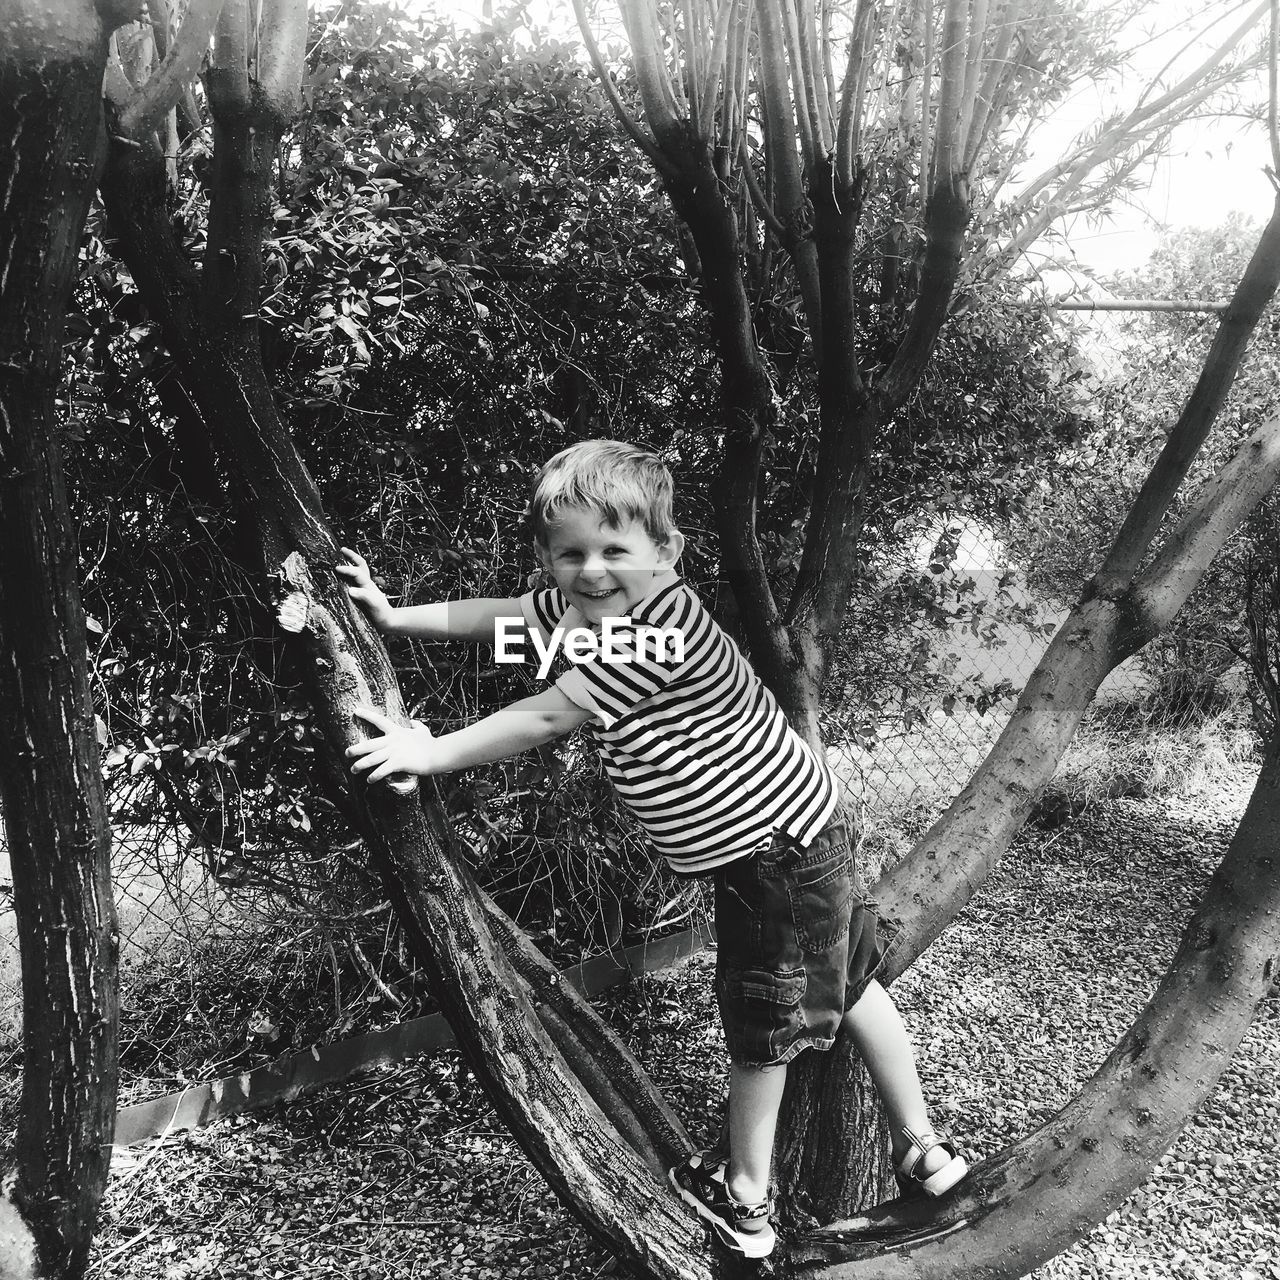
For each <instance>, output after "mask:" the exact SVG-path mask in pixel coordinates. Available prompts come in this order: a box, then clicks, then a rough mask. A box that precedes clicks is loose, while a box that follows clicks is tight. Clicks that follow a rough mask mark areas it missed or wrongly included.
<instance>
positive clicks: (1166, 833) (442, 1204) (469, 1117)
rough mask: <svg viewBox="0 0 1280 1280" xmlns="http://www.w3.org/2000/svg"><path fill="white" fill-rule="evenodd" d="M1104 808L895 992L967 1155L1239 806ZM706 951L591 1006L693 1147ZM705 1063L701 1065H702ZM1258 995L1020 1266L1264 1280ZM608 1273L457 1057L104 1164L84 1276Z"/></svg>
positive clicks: (1018, 1106)
mask: <svg viewBox="0 0 1280 1280" xmlns="http://www.w3.org/2000/svg"><path fill="white" fill-rule="evenodd" d="M1244 798H1245V795H1244V792H1243V790H1242V789H1241V787H1240V786H1235V787H1232V786H1224V787H1223V788H1222V790H1221V792H1220V793H1219V794H1218V796H1217V797H1216V798H1215V799H1214V800H1213V801H1212V802H1211V803H1209V804H1206V803H1205V802H1204V801H1203V800H1197V801H1196V802H1195V804H1190V803H1187V804H1178V803H1176V802H1170V801H1169V800H1167V799H1161V800H1160V801H1157V802H1150V801H1148V802H1136V801H1113V802H1109V803H1106V804H1099V805H1097V806H1095V807H1093V808H1091V809H1090V810H1089V811H1088V812H1087V813H1086V814H1084V815H1083V816H1082V817H1080V818H1079V819H1077V820H1076V821H1075V822H1073V823H1071V824H1069V825H1068V826H1066V827H1063V828H1060V829H1059V830H1058V831H1056V832H1052V833H1045V832H1035V831H1029V832H1027V833H1025V834H1024V836H1023V837H1022V838H1020V840H1019V842H1018V844H1017V846H1016V848H1015V849H1014V850H1013V851H1012V852H1011V853H1010V855H1009V857H1008V858H1007V859H1006V860H1005V862H1004V864H1003V865H1002V866H1001V868H1000V869H999V870H998V871H997V873H996V874H995V875H994V876H993V877H992V878H991V880H990V881H989V883H988V884H987V885H986V886H985V887H984V889H983V891H982V893H981V894H980V895H979V896H978V898H977V899H975V901H974V903H973V904H971V906H970V908H969V909H968V910H967V911H966V912H965V914H964V915H963V916H962V917H961V919H960V920H959V921H957V922H956V924H955V925H954V926H953V927H952V929H950V930H949V931H948V933H947V935H946V936H945V938H943V939H942V940H940V941H939V942H938V943H937V944H936V945H935V946H934V947H932V948H931V949H930V950H929V952H928V953H927V954H926V955H925V956H924V957H923V958H922V959H921V961H920V962H919V964H917V965H916V967H915V968H914V969H913V971H912V972H911V974H909V975H908V976H907V977H906V978H904V979H903V980H902V981H901V982H899V983H898V984H897V985H896V986H895V988H894V994H895V998H896V999H897V1001H898V1004H899V1007H900V1008H901V1009H902V1011H903V1014H904V1017H905V1018H906V1020H907V1022H908V1024H909V1026H910V1027H911V1030H912V1033H913V1036H914V1038H915V1041H916V1048H917V1054H918V1057H919V1061H920V1067H921V1075H922V1078H923V1080H924V1083H925V1089H926V1094H927V1096H928V1097H929V1099H930V1102H931V1105H932V1106H933V1107H934V1109H935V1112H936V1117H937V1119H938V1120H939V1121H940V1122H941V1123H942V1124H943V1125H944V1126H947V1127H950V1128H951V1129H952V1130H953V1131H954V1133H955V1134H956V1136H957V1137H958V1138H959V1139H960V1140H961V1141H962V1143H963V1144H964V1146H965V1147H966V1149H967V1151H968V1152H969V1153H970V1154H971V1155H974V1156H978V1157H982V1156H984V1155H989V1154H991V1153H993V1152H995V1151H996V1150H998V1149H999V1148H1000V1147H1002V1146H1003V1145H1004V1144H1006V1143H1007V1142H1009V1141H1010V1140H1011V1139H1013V1138H1016V1137H1018V1136H1019V1135H1020V1134H1022V1133H1024V1132H1026V1131H1027V1130H1028V1129H1030V1128H1033V1127H1035V1126H1036V1125H1037V1124H1038V1123H1040V1122H1041V1121H1042V1120H1044V1119H1045V1118H1046V1117H1048V1116H1049V1115H1051V1114H1053V1113H1054V1112H1055V1111H1056V1110H1057V1109H1058V1108H1059V1107H1060V1106H1062V1104H1063V1103H1064V1102H1066V1101H1067V1100H1068V1099H1069V1098H1070V1097H1071V1096H1072V1094H1073V1093H1074V1092H1075V1091H1076V1089H1077V1088H1078V1087H1079V1085H1080V1083H1081V1082H1082V1081H1083V1080H1085V1079H1086V1078H1087V1077H1088V1076H1089V1075H1090V1073H1091V1072H1092V1071H1093V1070H1094V1068H1095V1067H1096V1066H1097V1064H1098V1063H1099V1062H1100V1061H1101V1059H1102V1058H1103V1056H1105V1053H1106V1052H1107V1050H1108V1049H1109V1048H1110V1046H1111V1044H1112V1043H1113V1042H1114V1040H1115V1039H1116V1038H1117V1037H1118V1036H1119V1035H1120V1034H1121V1033H1122V1032H1123V1031H1124V1029H1125V1028H1126V1027H1127V1026H1128V1024H1129V1023H1130V1021H1131V1020H1132V1017H1133V1015H1134V1013H1135V1012H1136V1011H1137V1009H1138V1008H1139V1007H1140V1006H1141V1004H1142V1002H1143V1001H1144V1000H1145V999H1146V998H1147V997H1148V995H1149V994H1150V992H1151V990H1152V988H1153V986H1154V983H1155V981H1156V980H1157V978H1158V977H1159V974H1160V973H1161V971H1162V970H1163V968H1164V966H1165V965H1166V964H1167V962H1168V960H1169V957H1170V955H1171V954H1172V951H1173V949H1174V947H1175V945H1176V942H1177V939H1178V937H1179V934H1180V932H1181V928H1182V923H1183V921H1184V920H1185V918H1186V915H1187V912H1188V910H1189V908H1190V906H1191V904H1192V903H1193V902H1194V900H1195V899H1196V898H1197V897H1198V895H1199V893H1200V891H1201V890H1202V888H1203V885H1204V881H1205V879H1206V878H1207V876H1208V874H1209V872H1210V871H1211V870H1212V868H1213V866H1214V864H1215V863H1216V861H1217V860H1218V858H1219V857H1220V856H1221V852H1222V849H1223V847H1224V845H1225V842H1226V840H1227V839H1228V838H1229V836H1230V833H1231V830H1232V829H1233V827H1234V824H1235V821H1236V819H1237V817H1238V815H1239V813H1240V811H1241V809H1242V807H1243V802H1244ZM710 964H711V961H710V958H709V957H705V956H704V957H698V958H695V959H694V960H693V961H691V962H690V963H689V964H687V965H686V966H684V967H683V968H682V969H680V970H679V971H676V972H670V973H666V974H662V975H650V976H648V977H647V978H645V979H643V980H642V981H639V982H637V983H635V984H633V985H631V986H630V987H628V988H627V989H625V990H622V991H619V992H617V993H614V994H613V995H612V996H611V997H610V998H609V1000H608V1009H609V1013H610V1017H611V1019H612V1020H613V1021H614V1023H615V1025H616V1026H618V1028H619V1029H620V1030H621V1031H622V1032H623V1034H624V1035H626V1036H627V1038H628V1039H629V1040H630V1042H631V1044H632V1046H633V1048H634V1049H635V1050H636V1051H637V1053H638V1054H639V1056H640V1057H641V1059H642V1060H643V1061H644V1062H645V1064H646V1066H647V1067H648V1069H649V1070H650V1071H651V1073H652V1074H653V1075H654V1076H655V1078H656V1079H657V1080H658V1081H659V1083H660V1084H662V1085H663V1087H664V1088H665V1090H666V1092H667V1095H668V1097H670V1098H671V1099H672V1100H673V1102H674V1105H675V1106H676V1109H677V1110H678V1111H679V1112H680V1113H681V1114H682V1116H683V1117H684V1119H685V1121H686V1123H687V1124H688V1126H689V1128H690V1131H691V1136H693V1137H694V1138H695V1140H698V1139H700V1138H703V1137H705V1136H707V1135H708V1134H709V1132H710V1130H711V1129H712V1128H714V1121H715V1117H714V1116H713V1115H712V1108H713V1105H714V1101H713V1100H717V1099H719V1098H720V1096H721V1094H722V1091H723V1087H724V1073H723V1069H722V1065H721V1064H722V1056H723V1055H722V1049H721V1045H720V1040H719V1034H718V1029H717V1025H716V1019H715V1013H714V1008H713V1005H712V1002H711V995H710V989H709V976H710ZM707 1062H711V1063H713V1064H715V1065H714V1068H713V1070H711V1072H710V1073H708V1072H707V1067H706V1064H707ZM1278 1185H1280V1001H1278V1000H1277V999H1276V998H1275V997H1274V996H1273V997H1272V998H1270V999H1268V1000H1267V1001H1266V1002H1264V1004H1263V1007H1262V1009H1261V1010H1260V1013H1259V1016H1258V1018H1257V1020H1256V1021H1255V1024H1254V1026H1253V1028H1252V1030H1251V1031H1250V1033H1249V1035H1248V1037H1247V1038H1246V1040H1245V1042H1244V1044H1243V1045H1242V1046H1241V1049H1240V1051H1239V1052H1238V1053H1237V1055H1236V1057H1235V1059H1234V1061H1233V1063H1232V1065H1231V1067H1230V1068H1229V1070H1228V1071H1227V1072H1226V1074H1225V1075H1224V1077H1223V1078H1222V1080H1221V1081H1220V1082H1219V1085H1218V1088H1217V1089H1216V1091H1215V1092H1214V1094H1213V1096H1212V1097H1211V1099H1210V1100H1209V1101H1208V1102H1207V1103H1206V1105H1205V1106H1204V1107H1203V1108H1202V1109H1201V1110H1200V1112H1199V1113H1198V1114H1197V1115H1196V1116H1195V1117H1194V1118H1193V1120H1192V1121H1191V1123H1190V1124H1189V1125H1188V1126H1187V1128H1186V1130H1185V1131H1184V1132H1183V1134H1182V1135H1181V1137H1180V1138H1179V1140H1178V1142H1177V1144H1176V1145H1175V1146H1174V1148H1173V1150H1172V1151H1171V1152H1170V1153H1169V1154H1168V1156H1166V1157H1165V1159H1164V1160H1162V1161H1161V1163H1160V1165H1159V1167H1158V1168H1157V1169H1156V1170H1155V1171H1154V1173H1153V1176H1152V1178H1151V1179H1150V1181H1149V1182H1148V1183H1147V1184H1146V1186H1144V1187H1142V1188H1141V1189H1140V1190H1138V1191H1137V1192H1135V1194H1134V1195H1133V1196H1131V1197H1130V1198H1129V1200H1127V1201H1126V1202H1125V1204H1124V1205H1123V1206H1122V1207H1121V1208H1120V1209H1119V1210H1118V1211H1117V1212H1116V1213H1113V1214H1112V1215H1111V1216H1110V1217H1109V1218H1108V1219H1107V1221H1106V1222H1105V1223H1103V1224H1101V1225H1100V1226H1099V1227H1098V1228H1097V1229H1096V1230H1095V1231H1094V1232H1093V1233H1092V1234H1091V1235H1089V1236H1088V1237H1087V1238H1086V1239H1085V1240H1083V1241H1081V1242H1079V1243H1078V1244H1077V1245H1075V1246H1074V1247H1073V1248H1072V1249H1070V1250H1069V1251H1067V1252H1066V1253H1064V1254H1062V1255H1060V1256H1059V1257H1057V1258H1055V1259H1054V1260H1053V1261H1052V1262H1050V1263H1049V1264H1047V1265H1046V1266H1044V1267H1043V1268H1042V1269H1041V1270H1040V1271H1039V1272H1037V1273H1036V1275H1037V1277H1039V1278H1040V1280H1076V1278H1078V1277H1091V1278H1092V1277H1108V1278H1111V1277H1120V1278H1123V1280H1130V1278H1137V1277H1142V1278H1147V1277H1151V1278H1154V1277H1161V1278H1163V1277H1178V1278H1184V1277H1185V1278H1186V1280H1202V1278H1203V1280H1227V1278H1228V1277H1229V1278H1230V1280H1280V1193H1278V1192H1277V1186H1278ZM616 1273H619V1271H618V1269H617V1268H616V1265H615V1263H614V1262H613V1260H612V1259H611V1257H610V1256H609V1255H608V1254H607V1253H605V1252H604V1251H602V1250H601V1249H599V1248H598V1247H596V1246H595V1245H594V1244H592V1243H591V1242H590V1241H589V1240H588V1239H587V1237H586V1235H585V1233H584V1232H583V1231H582V1230H581V1228H579V1227H578V1226H576V1225H575V1224H574V1223H573V1222H572V1221H571V1220H569V1219H568V1218H567V1217H566V1215H565V1214H564V1213H563V1212H562V1210H561V1209H560V1208H559V1206H558V1204H557V1202H556V1201H555V1199H554V1198H553V1197H552V1196H551V1195H550V1193H549V1192H548V1191H547V1190H546V1189H545V1187H544V1185H543V1184H542V1182H541V1180H540V1179H539V1178H538V1176H537V1175H536V1174H535V1173H534V1172H533V1170H532V1169H531V1168H530V1166H529V1165H528V1164H527V1162H526V1161H525V1160H524V1158H523V1156H522V1155H521V1153H520V1151H519V1150H518V1148H517V1147H516V1146H515V1144H514V1143H513V1142H512V1141H511V1140H510V1139H509V1138H507V1137H506V1136H505V1134H504V1133H503V1132H502V1129H501V1126H500V1125H499V1123H498V1121H497V1120H496V1118H495V1116H494V1114H493V1112H492V1110H491V1109H490V1108H489V1106H488V1105H487V1103H486V1102H485V1101H484V1098H483V1096H482V1095H481V1094H480V1093H479V1090H478V1089H477V1087H476V1085H475V1084H474V1082H473V1081H472V1080H471V1078H470V1076H469V1074H468V1072H467V1071H466V1069H465V1068H464V1067H463V1066H462V1065H461V1063H460V1061H459V1060H458V1058H457V1056H456V1055H453V1054H445V1055H439V1056H436V1057H433V1058H422V1059H418V1060H416V1061H413V1062H410V1063H405V1064H401V1065H399V1066H397V1067H395V1068H392V1069H389V1070H385V1071H380V1072H376V1073H372V1072H371V1073H368V1074H366V1075H364V1076H362V1077H361V1078H360V1079H359V1080H358V1081H357V1082H355V1083H354V1084H349V1085H348V1086H346V1087H343V1088H336V1089H331V1090H328V1091H326V1092H324V1093H323V1094H319V1095H317V1096H315V1097H313V1098H310V1099H307V1100H304V1101H300V1102H296V1103H294V1104H292V1105H290V1106H288V1107H286V1108H281V1109H278V1110H276V1111H274V1112H270V1113H263V1114H259V1115H257V1116H252V1117H242V1118H239V1119H234V1120H229V1121H224V1122H220V1123H218V1124H216V1125H213V1126H211V1127H209V1128H207V1129H204V1130H201V1131H198V1132H194V1133H190V1134H185V1135H178V1136H175V1137H172V1138H169V1139H167V1140H164V1141H157V1142H155V1143H152V1144H148V1145H145V1146H141V1147H136V1148H133V1149H131V1150H130V1151H128V1152H124V1153H121V1154H120V1156H119V1158H118V1160H117V1165H116V1168H115V1170H114V1172H113V1177H112V1181H111V1184H110V1187H109V1191H108V1197H107V1201H106V1204H105V1210H104V1218H103V1223H102V1228H101V1231H100V1234H99V1237H98V1240H97V1243H96V1246H95V1254H94V1260H93V1263H92V1265H91V1269H90V1274H91V1275H92V1276H94V1277H97V1278H99V1280H106V1278H107V1277H110V1278H111V1280H187V1278H188V1277H197V1276H212V1275H215V1274H216V1275H217V1276H219V1277H227V1278H228V1280H230V1278H233V1277H255V1278H257V1277H267V1278H283V1277H304V1276H305V1277H315V1278H317V1280H328V1278H330V1277H332V1278H334V1280H337V1278H338V1277H341V1278H342V1280H372V1278H374V1277H397V1280H406V1278H408V1277H421V1278H422V1280H427V1278H428V1277H441V1278H442V1280H443V1278H444V1277H451V1278H452V1277H464V1276H465V1277H475V1278H476V1280H512V1278H514V1277H517V1276H530V1277H557V1276H563V1277H569V1278H571V1280H594V1278H595V1277H597V1276H606V1275H612V1274H616Z"/></svg>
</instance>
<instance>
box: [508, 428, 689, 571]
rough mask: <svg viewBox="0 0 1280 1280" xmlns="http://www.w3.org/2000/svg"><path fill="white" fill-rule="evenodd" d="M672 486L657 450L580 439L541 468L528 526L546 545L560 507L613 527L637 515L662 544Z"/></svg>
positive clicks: (671, 525) (670, 523)
mask: <svg viewBox="0 0 1280 1280" xmlns="http://www.w3.org/2000/svg"><path fill="white" fill-rule="evenodd" d="M672 490H673V485H672V483H671V472H670V471H668V470H667V468H666V465H665V464H664V463H663V461H662V460H661V459H660V458H659V457H658V456H657V455H656V454H652V453H650V452H648V450H646V449H640V448H637V447H636V446H635V445H633V444H625V443H623V442H622V441H621V440H583V441H582V442H581V443H579V444H574V445H570V446H569V448H567V449H562V450H561V451H560V452H559V453H557V454H556V456H555V457H554V458H552V459H551V460H550V461H549V462H548V463H547V464H546V466H544V467H543V468H542V471H541V472H540V473H539V475H538V481H537V484H535V485H534V488H533V498H532V499H531V500H530V503H529V511H528V521H529V528H530V529H531V530H532V532H533V536H534V538H536V539H537V541H538V542H540V543H541V544H542V545H543V546H545V545H546V544H547V541H548V535H549V532H550V529H551V527H552V526H553V525H554V524H555V523H556V520H557V518H558V516H559V514H560V512H562V511H564V510H565V509H566V508H572V507H585V508H587V509H588V510H590V511H595V512H598V513H599V514H600V515H601V516H602V517H603V519H604V521H605V522H606V523H607V524H609V525H610V526H611V527H613V528H615V529H616V528H620V527H621V526H622V524H623V523H624V522H625V521H627V520H639V521H640V522H641V523H642V524H643V525H644V528H645V532H646V533H647V534H648V535H649V537H650V538H652V539H653V541H654V542H655V543H657V544H658V545H659V546H661V545H662V544H663V543H665V542H666V541H667V540H668V539H669V538H670V537H671V533H672V530H673V529H674V528H675V523H674V521H673V520H672V516H671V502H672Z"/></svg>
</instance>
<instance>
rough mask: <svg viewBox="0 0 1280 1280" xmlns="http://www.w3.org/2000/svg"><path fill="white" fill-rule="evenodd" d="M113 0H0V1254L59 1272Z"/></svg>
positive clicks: (82, 1232) (71, 1212)
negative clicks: (96, 306) (83, 439)
mask: <svg viewBox="0 0 1280 1280" xmlns="http://www.w3.org/2000/svg"><path fill="white" fill-rule="evenodd" d="M119 19H120V15H119V14H118V13H117V14H110V13H100V12H99V11H98V10H96V9H95V8H94V6H93V5H92V4H90V3H87V2H85V0H58V2H57V3H53V2H51V0H36V2H35V3H18V4H11V5H9V6H8V7H7V8H6V9H5V10H4V16H3V18H0V137H3V138H4V139H5V145H4V147H3V148H0V547H3V548H4V551H3V554H0V723H3V724H4V725H5V727H6V730H7V732H8V735H9V739H10V743H9V749H8V750H7V751H6V752H4V753H3V755H0V805H2V807H3V814H4V823H5V830H6V833H7V836H8V843H9V853H10V858H11V862H12V874H13V886H14V910H15V914H16V916H17V923H18V937H19V943H20V946H21V951H22V995H23V1076H22V1112H21V1117H20V1119H19V1122H18V1134H17V1150H16V1167H15V1168H14V1169H13V1170H11V1171H10V1172H9V1173H8V1174H7V1175H6V1176H5V1178H4V1180H3V1185H2V1186H0V1271H2V1272H3V1273H4V1274H5V1275H6V1276H15V1277H18V1276H50V1277H52V1276H57V1277H59V1278H60V1280H61V1278H62V1277H76V1276H79V1275H82V1274H83V1272H84V1267H85V1263H86V1260H87V1258H88V1254H89V1246H90V1243H91V1241H92V1237H93V1228H94V1224H95V1222H96V1220H97V1214H98V1204H99V1201H100V1198H101V1195H102V1190H103V1187H104V1186H105V1184H106V1179H107V1170H108V1166H109V1163H110V1154H111V1133H112V1129H113V1127H114V1124H115V1105H116V1013H117V1009H116V949H117V938H116V922H115V907H114V903H113V900H112V896H111V873H110V854H111V828H110V824H109V821H108V818H107V812H106V805H105V802H104V798H103V789H102V775H101V771H100V766H99V763H98V744H97V737H96V733H95V729H94V716H93V706H92V702H91V699H90V696H89V678H88V664H87V661H86V653H87V648H88V644H87V636H86V632H85V623H84V612H83V610H82V608H81V604H80V588H79V575H78V564H77V547H76V539H75V530H74V526H73V525H72V522H71V518H70V514H69V512H68V508H67V497H66V490H65V486H64V483H63V477H62V469H61V462H60V457H59V451H58V446H57V436H56V414H55V407H54V392H55V389H56V387H57V385H58V381H59V377H60V373H61V357H62V347H61V340H62V325H63V318H64V313H65V309H66V301H67V296H68V293H69V291H70V288H71V283H72V280H73V278H74V272H75V266H76V254H77V250H78V247H79V243H80V237H81V234H82V232H83V229H84V219H85V214H86V212H87V210H88V206H89V200H90V198H91V197H92V194H93V187H94V181H95V177H96V172H97V168H98V165H99V163H100V160H101V155H102V144H103V132H102V108H101V102H100V97H99V95H100V91H101V85H102V75H103V68H104V66H105V64H106V54H107V37H108V35H109V33H110V30H111V28H112V27H113V26H114V25H116V23H117V22H118V21H119Z"/></svg>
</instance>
